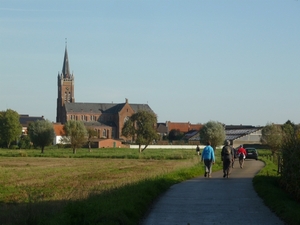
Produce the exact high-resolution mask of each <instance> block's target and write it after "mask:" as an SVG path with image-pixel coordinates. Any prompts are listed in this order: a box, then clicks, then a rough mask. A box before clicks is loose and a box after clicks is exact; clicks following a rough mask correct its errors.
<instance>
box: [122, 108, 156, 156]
mask: <svg viewBox="0 0 300 225" xmlns="http://www.w3.org/2000/svg"><path fill="white" fill-rule="evenodd" d="M156 123H157V118H156V115H155V114H153V113H151V112H148V111H138V112H137V113H135V114H133V115H132V116H131V117H130V118H129V119H128V120H127V121H126V122H125V124H124V127H123V128H122V135H123V136H125V137H132V138H133V139H135V143H136V144H138V145H139V152H140V153H141V152H142V151H144V150H145V149H146V148H147V147H148V145H149V144H151V143H152V142H153V141H154V140H157V139H158V138H159V136H158V134H157V132H156ZM142 145H145V147H144V148H143V149H142Z"/></svg>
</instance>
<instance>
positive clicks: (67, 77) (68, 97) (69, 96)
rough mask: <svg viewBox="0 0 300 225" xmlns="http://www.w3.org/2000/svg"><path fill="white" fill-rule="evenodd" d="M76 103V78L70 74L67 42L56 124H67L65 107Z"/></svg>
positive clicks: (60, 80)
mask: <svg viewBox="0 0 300 225" xmlns="http://www.w3.org/2000/svg"><path fill="white" fill-rule="evenodd" d="M72 102H75V97H74V76H73V74H71V73H70V68H69V59H68V51H67V42H66V46H65V56H64V62H63V68H62V72H61V74H59V73H58V76H57V108H56V110H57V111H56V122H58V123H65V122H66V121H67V120H66V115H65V109H64V106H65V104H66V103H72Z"/></svg>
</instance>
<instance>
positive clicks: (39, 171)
mask: <svg viewBox="0 0 300 225" xmlns="http://www.w3.org/2000/svg"><path fill="white" fill-rule="evenodd" d="M101 150H102V151H101V154H102V156H104V157H103V158H101V157H97V155H96V156H95V155H93V154H89V152H88V150H87V149H80V150H79V151H78V154H76V156H80V155H81V154H83V155H85V154H86V155H87V156H89V157H87V156H85V157H81V158H80V157H79V158H72V157H69V156H73V154H72V151H71V150H68V149H64V150H63V151H60V149H59V150H57V149H55V150H54V149H53V150H48V151H45V153H44V154H42V155H41V154H39V153H38V151H39V150H22V151H24V152H26V153H27V156H24V154H22V155H20V154H18V153H16V152H18V151H19V150H5V149H1V150H0V154H1V155H2V157H0V168H1V169H0V221H1V224H3V225H8V224H138V222H139V220H140V219H141V218H142V217H143V215H145V213H146V212H147V210H148V208H149V205H150V204H151V203H152V202H153V201H155V199H156V198H157V197H158V196H159V195H160V194H161V193H163V192H164V191H166V190H167V189H168V188H169V187H170V186H171V185H173V184H175V183H178V182H181V181H183V180H186V179H190V178H193V177H197V176H200V175H201V176H202V175H203V173H204V166H203V164H199V162H200V160H199V156H197V155H196V152H195V150H170V149H168V150H150V149H149V150H146V151H145V152H144V153H142V154H139V153H138V151H137V150H136V149H135V150H129V149H123V150H122V149H105V150H104V149H101ZM116 150H117V151H116ZM51 151H54V153H52V152H51ZM81 151H82V152H81ZM92 153H95V154H100V153H99V152H97V151H96V150H95V151H93V152H92ZM47 154H49V156H48V155H47ZM51 154H54V155H55V157H52V156H50V155H51ZM59 154H61V157H59ZM114 154H115V156H117V157H115V156H113V157H111V156H110V155H114ZM122 154H123V155H122ZM128 154H129V155H133V157H135V158H127V157H128ZM218 154H219V153H216V155H218ZM45 155H47V156H45ZM4 156H6V157H4ZM174 156H176V157H174ZM114 157H115V158H114ZM144 157H145V158H144ZM170 158H171V159H170ZM220 168H221V163H220V162H218V163H216V164H215V166H214V167H213V169H214V171H216V170H219V169H220Z"/></svg>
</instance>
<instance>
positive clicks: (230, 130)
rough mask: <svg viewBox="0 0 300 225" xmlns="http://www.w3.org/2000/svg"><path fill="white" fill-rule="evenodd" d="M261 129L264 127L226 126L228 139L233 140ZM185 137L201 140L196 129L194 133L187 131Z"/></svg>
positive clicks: (191, 139)
mask: <svg viewBox="0 0 300 225" xmlns="http://www.w3.org/2000/svg"><path fill="white" fill-rule="evenodd" d="M261 129H262V127H254V126H243V125H238V126H235V125H234V126H233V125H229V126H225V134H226V140H230V141H232V140H235V139H237V138H241V137H243V136H245V135H249V134H251V133H254V132H256V131H258V130H261ZM185 138H187V139H188V140H190V141H199V140H200V136H199V130H196V131H195V132H194V133H193V131H191V132H188V133H186V135H185Z"/></svg>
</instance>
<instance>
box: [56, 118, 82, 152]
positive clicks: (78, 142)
mask: <svg viewBox="0 0 300 225" xmlns="http://www.w3.org/2000/svg"><path fill="white" fill-rule="evenodd" d="M64 131H65V132H66V137H64V138H62V139H63V142H65V143H69V144H70V145H71V148H72V150H73V154H76V149H77V148H80V147H81V146H82V145H83V144H84V143H86V141H87V135H88V134H87V130H86V128H85V126H84V124H83V122H82V121H75V120H69V121H67V122H66V123H65V125H64Z"/></svg>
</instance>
